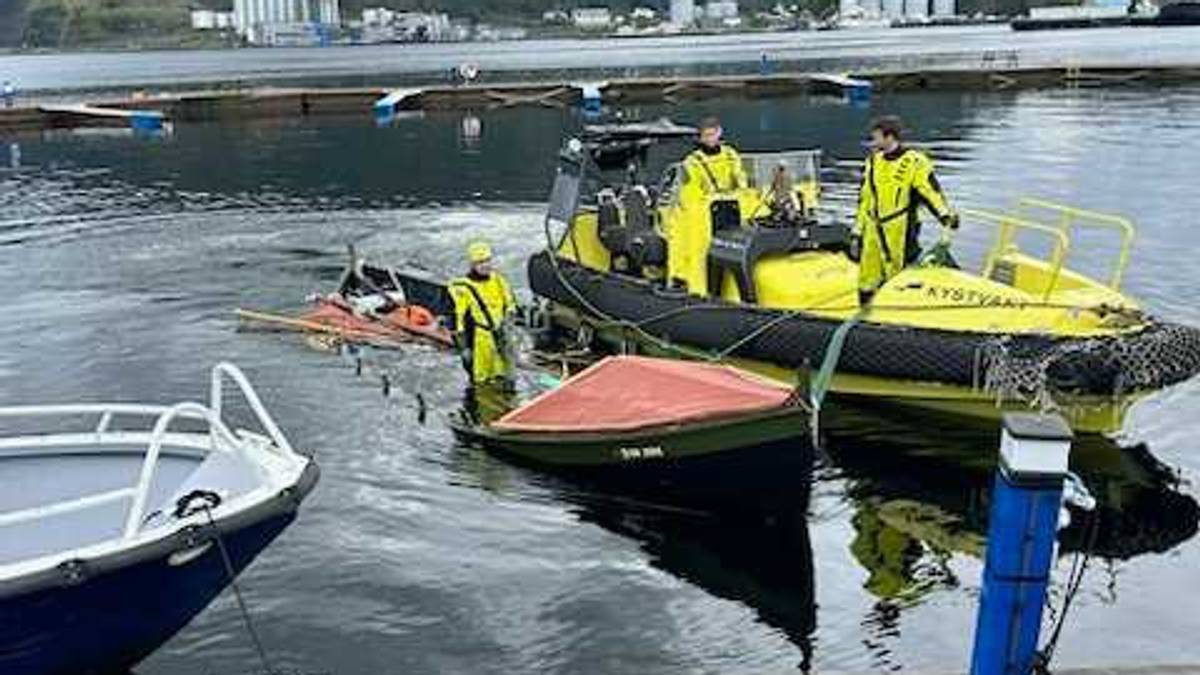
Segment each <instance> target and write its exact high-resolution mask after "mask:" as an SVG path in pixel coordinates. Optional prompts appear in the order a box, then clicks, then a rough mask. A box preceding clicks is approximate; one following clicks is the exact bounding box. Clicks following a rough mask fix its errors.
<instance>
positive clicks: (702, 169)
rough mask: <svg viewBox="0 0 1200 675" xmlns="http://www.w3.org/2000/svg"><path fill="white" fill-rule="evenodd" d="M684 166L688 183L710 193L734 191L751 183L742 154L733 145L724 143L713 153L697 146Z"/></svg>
mask: <svg viewBox="0 0 1200 675" xmlns="http://www.w3.org/2000/svg"><path fill="white" fill-rule="evenodd" d="M683 166H684V168H685V169H686V170H687V184H688V185H689V186H696V187H699V188H700V189H701V190H703V191H705V192H707V193H710V194H712V193H716V192H732V191H733V190H736V189H738V188H743V187H746V186H747V185H748V184H749V181H747V180H746V169H745V168H744V167H743V166H742V156H741V155H739V154H738V151H737V150H734V149H733V146H731V145H725V144H722V145H721V149H720V150H719V151H718V152H715V153H713V154H711V155H710V154H708V153H707V152H705V151H704V150H702V149H700V148H697V149H695V150H693V151H692V152H691V153H690V154H688V156H687V157H686V158H685V159H684V160H683Z"/></svg>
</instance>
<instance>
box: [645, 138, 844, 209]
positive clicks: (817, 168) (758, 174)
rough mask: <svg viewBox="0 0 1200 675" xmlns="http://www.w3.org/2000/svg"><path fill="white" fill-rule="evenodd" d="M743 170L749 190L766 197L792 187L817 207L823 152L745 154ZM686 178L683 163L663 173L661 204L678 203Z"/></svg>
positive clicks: (790, 151)
mask: <svg viewBox="0 0 1200 675" xmlns="http://www.w3.org/2000/svg"><path fill="white" fill-rule="evenodd" d="M742 167H743V168H744V169H745V172H746V180H747V181H748V182H749V185H748V186H747V187H748V188H751V189H754V190H756V191H758V192H760V193H762V194H767V193H770V192H772V191H775V190H778V188H779V186H782V185H791V186H794V187H795V189H797V190H799V192H800V193H801V194H802V195H803V197H804V201H805V204H808V205H815V204H817V201H818V198H819V196H820V191H821V151H820V150H786V151H782V152H752V153H742ZM685 175H686V169H684V165H683V162H676V163H674V164H671V165H670V166H668V167H667V168H666V170H664V171H663V175H662V179H661V181H660V182H659V189H658V195H659V203H660V204H664V205H665V204H678V203H679V202H678V200H679V197H680V196H681V195H680V190H679V188H680V186H681V185H682V184H683V182H684V177H685Z"/></svg>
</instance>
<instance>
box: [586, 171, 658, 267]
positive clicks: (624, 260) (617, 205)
mask: <svg viewBox="0 0 1200 675" xmlns="http://www.w3.org/2000/svg"><path fill="white" fill-rule="evenodd" d="M597 197H598V200H599V204H598V206H597V213H596V223H597V230H598V233H599V235H600V242H601V243H603V244H604V247H605V248H607V249H608V251H609V253H611V254H612V259H613V263H612V264H613V269H614V271H618V272H627V273H630V274H633V275H640V274H641V272H642V270H643V268H645V267H648V266H657V267H661V266H663V265H665V264H666V261H667V243H666V240H664V239H663V237H662V235H660V234H659V233H658V231H657V230H656V229H655V215H654V210H653V208H652V207H651V205H652V204H653V203H654V202H653V200H652V198H651V196H650V193H649V191H648V190H646V189H645V188H644V187H642V186H633V187H631V188H627V189H625V190H624V191H623V192H622V194H621V196H620V198H619V199H618V198H617V196H616V194H615V193H613V192H612V191H611V190H608V191H601V193H600V194H599V195H597ZM622 215H624V218H622Z"/></svg>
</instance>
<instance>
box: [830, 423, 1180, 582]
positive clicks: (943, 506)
mask: <svg viewBox="0 0 1200 675" xmlns="http://www.w3.org/2000/svg"><path fill="white" fill-rule="evenodd" d="M944 422H945V420H944V419H938V417H937V416H936V415H931V416H927V417H926V416H921V415H916V416H914V415H912V414H906V415H904V416H903V417H901V418H895V417H893V418H889V417H888V416H887V415H886V414H880V412H879V411H873V412H871V413H863V412H853V411H847V410H843V411H842V417H841V419H840V420H839V423H840V424H841V425H842V430H841V431H831V436H832V440H831V441H830V447H831V450H830V452H831V455H832V457H833V461H834V463H835V465H836V466H837V468H838V469H839V470H840V471H841V472H842V474H843V475H844V476H845V477H846V478H847V479H848V480H849V486H848V488H847V494H848V495H849V496H850V498H851V499H852V501H853V502H854V506H855V513H854V516H853V518H852V524H853V527H854V530H855V537H854V540H853V542H852V543H851V545H850V548H851V551H852V553H853V555H854V558H855V559H856V560H857V561H858V562H859V564H861V565H862V566H863V568H864V569H865V570H866V571H867V573H868V575H869V576H868V579H867V582H866V583H865V588H866V589H867V590H868V591H870V592H871V593H872V594H873V595H875V596H876V597H878V598H881V599H885V600H889V601H896V602H900V603H906V602H908V603H911V602H913V601H915V600H917V599H919V598H920V597H922V596H925V595H928V594H929V593H932V592H934V591H936V590H938V589H939V588H954V587H957V586H959V585H960V581H961V580H960V579H958V578H956V576H955V574H954V572H953V570H951V569H950V568H949V567H948V565H947V564H946V563H947V561H948V560H949V559H950V558H951V557H952V556H953V555H955V554H962V555H967V556H970V557H972V558H976V559H979V560H982V558H983V551H984V546H985V543H986V542H985V534H986V532H987V516H988V513H989V501H988V498H989V494H990V490H991V484H992V481H993V480H994V469H993V466H994V465H993V458H994V457H995V452H996V450H995V449H996V448H998V445H999V444H998V439H997V437H996V436H997V434H996V433H995V432H993V433H990V434H988V433H975V432H971V431H969V430H962V429H961V428H960V429H958V430H957V431H956V430H955V429H954V428H953V427H946V426H944ZM914 423H915V424H916V425H917V426H926V425H931V424H939V425H942V426H941V428H942V429H943V432H942V434H943V435H942V437H941V438H940V439H939V440H938V441H932V440H931V439H930V438H929V437H928V436H927V435H924V434H914V433H913V432H912V431H911V429H912V428H913V426H914ZM847 427H857V428H869V429H870V430H871V432H870V433H869V434H866V435H864V436H856V435H855V433H854V432H853V431H849V430H847ZM882 439H886V441H884V440H882ZM984 448H988V449H990V451H986V452H981V451H980V450H982V449H984ZM964 450H968V451H970V450H974V452H972V453H970V454H968V455H964ZM1071 469H1072V471H1074V472H1075V473H1076V474H1077V475H1079V477H1080V478H1082V479H1083V482H1084V484H1085V485H1086V486H1087V488H1088V490H1089V492H1091V494H1092V495H1093V496H1094V497H1095V498H1096V501H1097V507H1096V510H1095V511H1094V512H1093V513H1081V512H1079V511H1078V510H1076V509H1074V508H1073V507H1072V509H1071V510H1072V513H1073V517H1072V519H1071V525H1070V526H1069V527H1068V528H1067V529H1066V530H1064V531H1063V532H1062V533H1061V535H1060V541H1061V542H1062V547H1061V549H1060V552H1061V553H1070V552H1074V551H1083V552H1086V553H1090V554H1092V555H1095V556H1098V557H1101V558H1105V559H1114V560H1128V559H1131V558H1135V557H1137V556H1139V555H1145V554H1153V553H1161V552H1163V551H1167V550H1170V549H1172V548H1174V547H1176V546H1178V545H1179V544H1181V543H1183V542H1185V541H1187V540H1189V539H1191V538H1192V537H1193V536H1195V534H1196V532H1197V527H1198V523H1200V505H1198V504H1197V501H1196V499H1195V498H1194V497H1193V496H1192V495H1189V494H1186V493H1185V492H1183V489H1184V487H1185V486H1184V485H1183V484H1182V483H1181V480H1180V477H1179V476H1178V474H1177V473H1175V472H1174V471H1172V470H1171V469H1170V468H1168V467H1167V466H1166V465H1164V464H1163V463H1162V462H1161V461H1160V460H1159V459H1157V458H1156V457H1154V455H1153V454H1152V453H1151V452H1150V449H1149V447H1148V446H1147V445H1145V444H1137V445H1132V446H1126V447H1122V446H1121V445H1119V444H1117V443H1116V442H1114V441H1111V440H1109V439H1107V438H1103V437H1098V436H1086V437H1081V438H1078V439H1076V441H1075V442H1074V444H1073V445H1072V449H1071ZM1091 528H1095V532H1094V533H1093V532H1091V531H1090V530H1091ZM968 581H969V583H972V584H973V583H976V580H974V579H971V580H968Z"/></svg>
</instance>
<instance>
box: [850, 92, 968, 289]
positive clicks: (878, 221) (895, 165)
mask: <svg viewBox="0 0 1200 675" xmlns="http://www.w3.org/2000/svg"><path fill="white" fill-rule="evenodd" d="M901 128H902V123H901V121H900V118H898V117H894V116H890V115H889V116H885V117H880V118H879V119H877V120H876V121H875V122H874V123H872V125H871V154H870V155H868V156H867V161H866V165H865V167H864V169H863V183H862V188H861V190H860V192H859V198H858V215H857V218H856V219H855V225H854V234H855V240H856V245H855V246H853V247H852V248H855V249H857V250H858V256H857V257H858V266H859V274H858V297H859V304H862V305H865V304H867V303H869V302H870V301H871V298H873V297H874V295H875V292H876V291H877V290H879V287H880V286H882V285H883V284H884V283H885V282H887V280H888V279H890V278H892V277H893V276H895V275H896V274H898V273H899V272H900V270H902V269H904V267H905V266H907V265H909V264H910V263H912V262H914V261H915V260H916V259H917V256H918V255H919V254H920V244H919V242H918V236H919V235H920V232H921V222H920V220H919V218H918V214H917V211H918V208H919V207H920V206H922V205H923V206H925V208H927V209H929V210H930V211H931V212H933V214H934V215H935V216H936V217H937V219H938V221H939V222H940V223H941V224H942V226H943V227H945V228H947V229H948V230H956V229H958V222H959V219H958V214H956V213H955V212H954V211H952V210H951V209H950V206H949V204H948V203H947V202H946V197H945V195H944V194H942V188H941V186H940V185H939V184H938V180H937V176H935V175H934V173H933V162H932V161H931V160H930V159H929V157H928V156H927V155H926V154H925V153H923V152H920V151H918V150H913V149H910V148H906V147H904V144H903V143H902V142H901V133H902V132H901Z"/></svg>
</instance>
